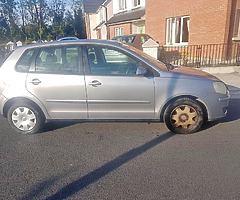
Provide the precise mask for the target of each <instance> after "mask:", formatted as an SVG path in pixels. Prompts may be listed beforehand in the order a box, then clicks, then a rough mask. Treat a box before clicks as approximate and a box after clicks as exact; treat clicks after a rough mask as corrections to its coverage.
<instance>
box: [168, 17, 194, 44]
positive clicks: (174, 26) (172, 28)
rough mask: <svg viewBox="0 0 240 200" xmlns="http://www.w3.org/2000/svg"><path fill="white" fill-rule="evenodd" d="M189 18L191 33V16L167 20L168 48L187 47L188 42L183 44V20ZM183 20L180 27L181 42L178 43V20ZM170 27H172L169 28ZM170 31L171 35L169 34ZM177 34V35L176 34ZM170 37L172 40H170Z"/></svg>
mask: <svg viewBox="0 0 240 200" xmlns="http://www.w3.org/2000/svg"><path fill="white" fill-rule="evenodd" d="M185 18H189V20H188V21H187V22H188V31H189V32H190V16H181V17H170V18H167V20H166V46H186V45H188V42H189V38H188V42H183V41H182V40H183V19H185ZM178 19H180V20H181V25H180V42H176V34H177V33H176V32H177V20H178ZM169 25H170V27H169ZM169 31H170V33H169ZM174 33H175V34H174ZM169 37H170V38H169Z"/></svg>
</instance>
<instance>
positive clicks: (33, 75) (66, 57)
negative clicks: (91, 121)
mask: <svg viewBox="0 0 240 200" xmlns="http://www.w3.org/2000/svg"><path fill="white" fill-rule="evenodd" d="M82 66H83V64H82V51H81V48H80V47H79V46H77V45H71V46H55V47H43V48H40V49H38V52H37V55H36V58H35V61H34V62H33V63H32V66H31V68H30V72H29V73H28V75H27V79H26V87H27V90H28V91H29V92H30V93H32V94H33V95H34V96H35V97H36V98H38V99H39V100H40V101H41V102H42V104H43V105H44V106H45V107H46V109H47V111H48V113H49V115H50V117H51V118H53V119H87V102H86V91H85V80H84V75H83V67H82Z"/></svg>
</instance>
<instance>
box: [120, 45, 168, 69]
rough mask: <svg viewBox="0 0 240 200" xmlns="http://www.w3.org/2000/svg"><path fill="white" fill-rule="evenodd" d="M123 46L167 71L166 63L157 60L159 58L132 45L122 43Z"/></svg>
mask: <svg viewBox="0 0 240 200" xmlns="http://www.w3.org/2000/svg"><path fill="white" fill-rule="evenodd" d="M123 46H124V47H127V48H128V49H129V50H130V51H132V52H133V53H135V54H138V55H140V56H141V57H143V58H144V59H145V60H146V61H148V62H149V63H150V64H152V65H154V66H156V67H158V68H160V69H161V70H164V71H168V69H167V67H166V65H165V64H164V63H163V62H161V61H159V60H157V59H155V58H153V57H151V56H149V55H148V54H146V53H144V52H143V51H141V50H139V49H137V48H135V47H133V46H130V45H127V44H124V45H123Z"/></svg>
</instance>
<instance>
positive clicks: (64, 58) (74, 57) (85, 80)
mask: <svg viewBox="0 0 240 200" xmlns="http://www.w3.org/2000/svg"><path fill="white" fill-rule="evenodd" d="M229 99H230V96H229V92H228V89H227V87H226V85H225V84H224V83H223V82H221V81H220V80H218V79H217V78H215V77H214V76H212V75H209V74H207V73H204V72H202V71H199V70H194V69H190V68H185V67H179V68H175V69H170V68H168V67H167V66H166V65H164V64H163V63H161V62H159V61H157V60H155V59H153V58H151V57H149V56H147V55H146V54H144V53H143V52H141V51H139V50H137V49H135V48H134V47H129V46H126V45H123V44H120V43H118V42H114V41H100V40H79V41H63V42H56V43H49V44H37V45H30V46H24V47H20V48H17V49H16V50H15V51H14V52H13V53H12V54H11V55H10V56H9V57H8V58H7V59H6V61H5V62H4V64H3V65H2V66H1V68H0V113H1V114H2V115H3V116H4V117H6V118H7V119H8V121H9V124H10V125H11V127H12V128H13V129H15V130H16V131H17V132H20V133H24V134H29V133H36V132H38V131H40V129H41V128H42V126H43V125H44V123H45V122H47V121H50V120H84V121H86V120H91V121H92V120H94V121H97V120H114V121H115V120H120V121H121V120H124V121H126V120H127V121H132V120H134V121H146V122H151V121H159V122H160V121H164V122H165V123H166V125H167V127H168V128H169V129H170V130H171V131H172V132H175V133H183V134H188V133H193V132H196V131H199V130H200V129H201V127H202V125H203V123H204V122H205V121H207V120H208V121H213V120H216V119H219V118H222V117H224V116H225V115H226V113H227V107H228V104H229Z"/></svg>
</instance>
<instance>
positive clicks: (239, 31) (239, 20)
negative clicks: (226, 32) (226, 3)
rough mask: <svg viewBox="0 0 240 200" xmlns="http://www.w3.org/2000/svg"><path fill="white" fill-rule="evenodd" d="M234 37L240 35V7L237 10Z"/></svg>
mask: <svg viewBox="0 0 240 200" xmlns="http://www.w3.org/2000/svg"><path fill="white" fill-rule="evenodd" d="M233 37H235V38H236V37H240V9H238V10H237V12H236V18H235V25H234V33H233Z"/></svg>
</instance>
